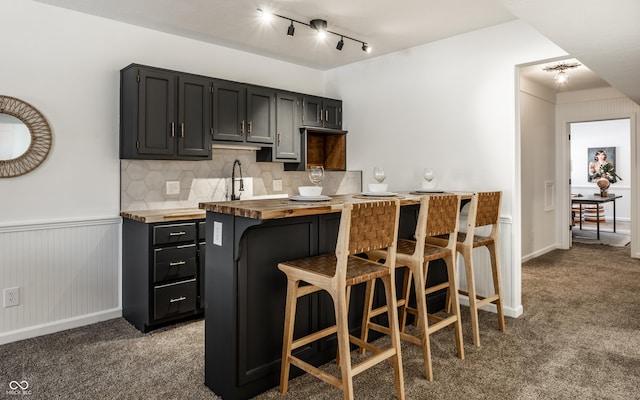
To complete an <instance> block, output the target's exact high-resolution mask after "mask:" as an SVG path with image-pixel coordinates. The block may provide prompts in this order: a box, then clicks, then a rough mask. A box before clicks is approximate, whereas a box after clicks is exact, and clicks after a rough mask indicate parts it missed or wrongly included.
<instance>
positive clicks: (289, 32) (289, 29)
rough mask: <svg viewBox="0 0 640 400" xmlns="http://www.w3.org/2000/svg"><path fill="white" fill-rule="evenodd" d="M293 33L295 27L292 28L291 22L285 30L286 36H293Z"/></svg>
mask: <svg viewBox="0 0 640 400" xmlns="http://www.w3.org/2000/svg"><path fill="white" fill-rule="evenodd" d="M295 31H296V27H295V26H293V21H291V25H289V28H288V29H287V35H289V36H293V34H294V32H295Z"/></svg>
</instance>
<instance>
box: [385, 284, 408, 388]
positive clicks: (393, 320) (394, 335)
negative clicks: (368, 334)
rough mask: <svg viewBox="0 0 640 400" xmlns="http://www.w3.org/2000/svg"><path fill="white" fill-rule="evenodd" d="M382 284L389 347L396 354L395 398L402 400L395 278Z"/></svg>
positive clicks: (394, 360)
mask: <svg viewBox="0 0 640 400" xmlns="http://www.w3.org/2000/svg"><path fill="white" fill-rule="evenodd" d="M381 279H382V283H383V284H384V289H385V294H386V297H387V298H386V300H387V305H388V307H387V318H388V319H389V329H390V330H391V335H390V336H391V337H390V339H391V345H392V346H393V347H394V348H395V349H396V354H395V356H394V357H393V358H392V362H393V371H394V374H395V376H394V378H395V379H394V380H395V383H396V396H397V398H398V399H404V398H405V397H404V373H403V371H402V359H401V357H402V356H401V351H400V331H399V327H398V307H397V302H396V291H395V276H391V275H387V276H384V277H382V278H381Z"/></svg>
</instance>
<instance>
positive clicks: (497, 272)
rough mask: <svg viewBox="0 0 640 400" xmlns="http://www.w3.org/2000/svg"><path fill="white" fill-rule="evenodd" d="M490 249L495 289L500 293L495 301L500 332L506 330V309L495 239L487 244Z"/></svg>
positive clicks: (496, 292)
mask: <svg viewBox="0 0 640 400" xmlns="http://www.w3.org/2000/svg"><path fill="white" fill-rule="evenodd" d="M487 248H488V249H489V255H490V257H491V272H492V274H493V289H494V291H495V294H497V295H498V299H497V300H496V301H495V304H496V307H497V309H498V324H499V325H500V332H504V331H506V327H505V324H504V310H503V307H502V288H501V287H500V266H499V264H498V254H497V250H496V243H495V241H494V242H493V243H491V244H490V245H488V246H487Z"/></svg>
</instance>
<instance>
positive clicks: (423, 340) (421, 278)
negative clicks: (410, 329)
mask: <svg viewBox="0 0 640 400" xmlns="http://www.w3.org/2000/svg"><path fill="white" fill-rule="evenodd" d="M425 268H426V266H425ZM417 269H418V270H419V271H415V272H414V274H413V284H414V287H415V290H416V303H417V306H418V307H417V308H418V327H419V329H420V345H421V347H422V358H423V359H424V375H425V376H426V378H427V380H428V381H429V382H432V381H433V368H432V366H431V343H430V340H429V323H428V318H427V297H426V295H425V292H424V290H425V289H424V288H425V285H426V284H427V283H426V280H425V275H426V273H425V272H426V271H425V270H424V269H423V268H422V266H419V267H418V268H417Z"/></svg>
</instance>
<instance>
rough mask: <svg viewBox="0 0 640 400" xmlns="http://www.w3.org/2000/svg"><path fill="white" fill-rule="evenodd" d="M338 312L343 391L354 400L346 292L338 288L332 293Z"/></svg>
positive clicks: (347, 399) (346, 398)
mask: <svg viewBox="0 0 640 400" xmlns="http://www.w3.org/2000/svg"><path fill="white" fill-rule="evenodd" d="M331 296H332V297H333V304H334V309H335V314H336V325H337V328H338V332H337V339H338V354H339V355H340V374H341V379H342V393H343V398H344V399H345V400H353V380H352V377H353V375H352V373H351V355H350V347H349V322H348V318H347V308H346V307H347V298H346V292H345V291H344V290H342V289H338V290H337V292H334V293H332V294H331Z"/></svg>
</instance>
